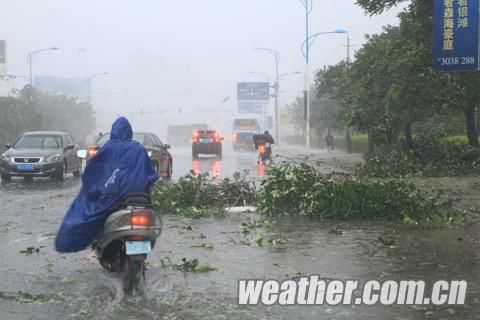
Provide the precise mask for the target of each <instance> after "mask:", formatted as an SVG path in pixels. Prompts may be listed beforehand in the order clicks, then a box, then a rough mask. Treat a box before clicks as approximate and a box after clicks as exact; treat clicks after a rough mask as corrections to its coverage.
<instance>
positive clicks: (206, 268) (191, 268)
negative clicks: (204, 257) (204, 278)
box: [173, 258, 217, 272]
mask: <svg viewBox="0 0 480 320" xmlns="http://www.w3.org/2000/svg"><path fill="white" fill-rule="evenodd" d="M173 268H174V269H175V270H180V271H183V272H210V271H216V270H217V268H216V267H214V266H211V265H209V264H208V263H200V262H199V261H198V259H196V258H195V259H192V260H187V259H186V258H182V263H181V264H175V265H173Z"/></svg>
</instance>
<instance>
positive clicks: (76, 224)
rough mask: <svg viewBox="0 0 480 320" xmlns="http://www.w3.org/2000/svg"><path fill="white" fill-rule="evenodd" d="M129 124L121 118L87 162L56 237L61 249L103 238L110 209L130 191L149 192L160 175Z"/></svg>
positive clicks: (73, 248)
mask: <svg viewBox="0 0 480 320" xmlns="http://www.w3.org/2000/svg"><path fill="white" fill-rule="evenodd" d="M132 138H133V131H132V127H131V125H130V123H129V122H128V120H127V119H126V118H124V117H119V118H118V119H117V120H116V121H115V122H114V123H113V125H112V130H111V133H110V140H109V141H108V142H107V143H105V145H103V146H102V147H101V148H100V149H99V150H98V153H97V154H96V155H95V156H94V157H93V158H91V159H90V160H89V161H88V164H87V166H86V167H85V171H84V173H83V175H82V183H83V185H82V188H81V189H80V192H79V194H78V195H77V197H76V198H75V200H74V201H73V203H72V204H71V206H70V208H69V209H68V211H67V213H66V214H65V217H64V219H63V222H62V224H61V226H60V230H59V231H58V234H57V237H56V239H55V249H56V251H58V252H76V251H80V250H83V249H85V248H87V247H88V246H89V245H90V243H92V241H93V240H95V239H98V238H100V237H101V235H102V233H103V226H104V223H105V220H106V219H107V217H108V215H109V213H110V212H111V208H112V207H114V206H115V205H116V204H118V203H119V202H120V200H121V199H122V198H123V197H124V196H125V195H126V194H128V193H131V192H144V193H148V192H150V190H151V188H152V186H153V184H154V183H155V181H156V180H157V179H158V175H157V173H156V172H155V169H154V168H153V165H152V161H151V160H150V157H149V156H148V154H147V152H146V150H145V148H144V147H143V146H142V145H141V144H140V143H138V142H136V141H133V140H132Z"/></svg>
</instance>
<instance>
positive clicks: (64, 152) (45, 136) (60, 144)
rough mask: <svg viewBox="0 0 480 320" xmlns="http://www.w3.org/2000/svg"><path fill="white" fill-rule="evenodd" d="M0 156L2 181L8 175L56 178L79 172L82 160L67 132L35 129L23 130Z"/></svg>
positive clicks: (8, 179)
mask: <svg viewBox="0 0 480 320" xmlns="http://www.w3.org/2000/svg"><path fill="white" fill-rule="evenodd" d="M6 147H7V149H8V150H7V151H6V152H4V153H3V154H2V155H1V157H0V174H1V177H2V180H4V181H10V180H11V177H13V176H17V177H24V178H33V177H52V178H57V179H59V180H63V179H65V175H66V174H67V173H69V172H72V173H73V175H74V176H75V177H78V176H79V175H80V170H81V161H80V159H78V158H77V156H76V152H77V146H76V145H75V143H74V142H73V139H72V137H71V136H70V135H69V134H68V133H66V132H56V131H37V132H26V133H24V134H23V135H22V136H21V137H20V138H18V140H17V141H16V142H15V143H14V144H13V145H9V144H7V145H6Z"/></svg>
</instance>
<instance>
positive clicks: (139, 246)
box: [125, 241, 152, 256]
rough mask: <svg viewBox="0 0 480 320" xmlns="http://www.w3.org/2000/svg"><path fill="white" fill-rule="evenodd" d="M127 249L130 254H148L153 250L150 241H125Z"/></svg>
mask: <svg viewBox="0 0 480 320" xmlns="http://www.w3.org/2000/svg"><path fill="white" fill-rule="evenodd" d="M125 251H126V253H127V255H128V256H132V255H137V254H147V253H150V251H152V246H151V244H150V241H125Z"/></svg>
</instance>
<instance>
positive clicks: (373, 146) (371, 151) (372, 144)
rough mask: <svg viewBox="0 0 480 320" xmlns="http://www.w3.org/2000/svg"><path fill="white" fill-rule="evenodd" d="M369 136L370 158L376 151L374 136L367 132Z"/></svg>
mask: <svg viewBox="0 0 480 320" xmlns="http://www.w3.org/2000/svg"><path fill="white" fill-rule="evenodd" d="M367 136H368V155H369V156H370V155H372V154H373V152H374V151H375V145H374V143H373V136H372V135H371V134H370V132H367Z"/></svg>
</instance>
